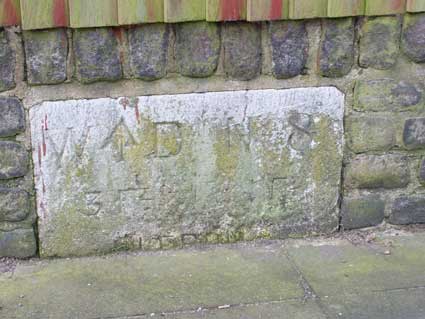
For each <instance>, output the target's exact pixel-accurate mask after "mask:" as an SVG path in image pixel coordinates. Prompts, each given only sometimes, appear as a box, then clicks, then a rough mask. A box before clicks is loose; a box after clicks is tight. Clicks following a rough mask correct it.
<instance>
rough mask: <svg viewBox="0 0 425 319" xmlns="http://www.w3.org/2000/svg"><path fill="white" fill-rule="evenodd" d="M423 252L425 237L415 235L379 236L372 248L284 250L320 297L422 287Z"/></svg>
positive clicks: (344, 245)
mask: <svg viewBox="0 0 425 319" xmlns="http://www.w3.org/2000/svg"><path fill="white" fill-rule="evenodd" d="M384 244H385V245H384ZM388 245H389V246H390V247H388ZM424 248H425V235H424V234H417V235H416V234H415V235H414V236H400V237H397V236H381V237H379V238H378V241H377V244H373V245H372V244H370V245H361V246H354V245H352V244H350V243H349V242H347V241H343V240H338V241H332V242H328V243H326V242H324V243H322V244H316V245H311V244H308V245H307V246H305V245H302V244H299V243H297V244H294V245H290V246H288V248H287V249H288V253H289V256H290V257H291V258H293V260H294V262H295V264H296V265H297V267H298V268H299V270H300V271H301V272H302V274H303V276H304V277H305V279H306V280H307V282H308V283H309V284H310V285H311V287H312V289H313V290H314V292H315V293H316V294H318V295H319V296H320V297H323V296H338V295H345V294H365V292H374V291H375V292H378V291H385V290H389V289H404V288H412V287H418V286H425V271H424V265H425V254H424Z"/></svg>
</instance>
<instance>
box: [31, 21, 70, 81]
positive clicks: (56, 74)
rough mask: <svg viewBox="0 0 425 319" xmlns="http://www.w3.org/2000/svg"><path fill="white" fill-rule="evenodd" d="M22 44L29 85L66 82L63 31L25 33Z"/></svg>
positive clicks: (64, 34) (66, 45) (65, 36)
mask: <svg viewBox="0 0 425 319" xmlns="http://www.w3.org/2000/svg"><path fill="white" fill-rule="evenodd" d="M24 43H25V58H26V63H27V64H26V66H27V68H26V70H27V78H28V83H29V84H57V83H62V82H64V81H65V80H66V63H67V61H66V59H67V55H68V37H67V34H66V31H65V29H55V30H42V31H25V32H24Z"/></svg>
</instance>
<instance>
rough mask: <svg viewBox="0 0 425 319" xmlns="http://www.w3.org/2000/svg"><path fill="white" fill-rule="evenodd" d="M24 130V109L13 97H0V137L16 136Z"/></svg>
mask: <svg viewBox="0 0 425 319" xmlns="http://www.w3.org/2000/svg"><path fill="white" fill-rule="evenodd" d="M24 130H25V115H24V107H23V106H22V103H21V101H19V99H17V98H14V97H0V137H7V136H13V135H16V134H17V133H19V132H22V131H24Z"/></svg>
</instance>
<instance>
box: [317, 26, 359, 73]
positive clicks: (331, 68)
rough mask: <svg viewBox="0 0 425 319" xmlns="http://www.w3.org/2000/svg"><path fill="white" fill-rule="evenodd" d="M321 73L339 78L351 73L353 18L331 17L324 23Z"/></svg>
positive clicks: (352, 62)
mask: <svg viewBox="0 0 425 319" xmlns="http://www.w3.org/2000/svg"><path fill="white" fill-rule="evenodd" d="M319 64H320V74H321V75H323V76H325V77H330V78H337V77H342V76H344V75H347V74H348V73H350V71H351V68H352V66H353V64H354V20H353V18H342V19H329V20H325V21H324V23H323V33H322V41H321V47H320V58H319Z"/></svg>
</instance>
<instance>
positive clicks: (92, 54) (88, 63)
mask: <svg viewBox="0 0 425 319" xmlns="http://www.w3.org/2000/svg"><path fill="white" fill-rule="evenodd" d="M73 48H74V54H75V64H76V76H77V79H78V80H79V81H81V82H83V83H92V82H96V81H116V80H119V79H121V77H122V67H121V61H120V53H119V50H118V40H117V38H116V36H115V34H114V32H113V31H112V29H110V28H94V29H76V30H74V37H73Z"/></svg>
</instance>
